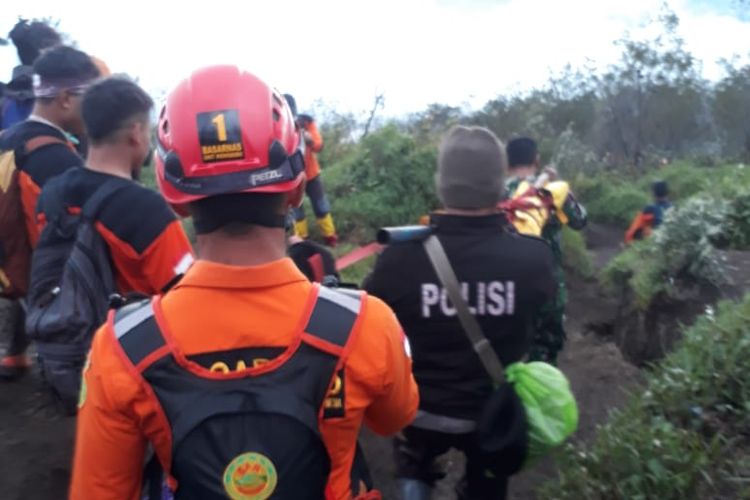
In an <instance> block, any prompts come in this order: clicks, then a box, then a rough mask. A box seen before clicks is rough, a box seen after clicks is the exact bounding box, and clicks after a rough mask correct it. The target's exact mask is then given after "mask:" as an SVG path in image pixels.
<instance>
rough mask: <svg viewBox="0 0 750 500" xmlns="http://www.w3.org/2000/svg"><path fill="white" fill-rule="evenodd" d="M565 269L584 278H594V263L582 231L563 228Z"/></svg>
mask: <svg viewBox="0 0 750 500" xmlns="http://www.w3.org/2000/svg"><path fill="white" fill-rule="evenodd" d="M561 246H562V254H563V267H565V269H567V270H569V271H571V272H574V273H575V274H577V275H578V276H580V277H582V278H587V279H588V278H593V277H594V274H595V273H594V263H593V261H592V260H591V254H590V253H589V251H588V249H587V248H586V240H585V239H584V238H583V234H581V232H580V231H573V230H572V229H570V228H569V227H567V226H565V227H563V230H562V233H561Z"/></svg>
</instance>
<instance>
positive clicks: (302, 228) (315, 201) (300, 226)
mask: <svg viewBox="0 0 750 500" xmlns="http://www.w3.org/2000/svg"><path fill="white" fill-rule="evenodd" d="M284 98H285V99H286V101H287V103H288V104H289V108H290V109H291V110H292V114H293V115H294V118H295V121H296V122H297V128H298V130H299V131H300V133H301V135H302V140H303V145H304V152H305V175H306V176H307V187H306V188H305V190H306V192H307V196H308V198H310V203H311V204H312V207H313V212H314V213H315V218H316V219H317V221H318V228H320V232H321V233H322V234H323V241H325V244H326V245H328V246H330V247H335V246H336V244H337V243H338V236H337V235H336V226H335V225H334V223H333V217H332V216H331V204H330V203H329V202H328V198H327V197H326V193H325V190H324V189H323V181H322V180H321V178H320V164H319V163H318V153H320V152H321V151H322V150H323V136H321V135H320V131H318V125H317V124H316V123H315V120H314V119H313V118H312V116H310V115H305V114H297V103H296V101H295V100H294V97H292V96H291V95H290V94H284ZM294 218H295V223H294V232H295V233H296V235H297V236H299V237H300V238H303V239H307V237H308V235H309V230H308V226H307V218H306V216H305V210H304V208H303V207H302V206H301V205H300V206H299V207H297V208H295V209H294Z"/></svg>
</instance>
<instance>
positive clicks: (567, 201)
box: [505, 137, 587, 364]
mask: <svg viewBox="0 0 750 500" xmlns="http://www.w3.org/2000/svg"><path fill="white" fill-rule="evenodd" d="M507 152H508V179H507V180H506V181H505V194H506V197H508V198H513V197H514V196H518V195H520V194H522V193H519V191H522V190H524V189H527V187H526V186H535V187H538V188H541V189H547V190H548V193H549V196H550V198H551V201H552V203H553V206H552V207H551V209H550V210H549V214H548V217H547V219H546V220H545V221H541V223H542V229H541V237H542V238H543V239H544V240H546V241H547V243H549V245H550V247H551V248H552V253H553V254H554V256H555V267H556V274H557V277H558V282H559V284H560V286H559V289H558V292H557V299H556V300H555V302H554V305H552V306H550V308H548V309H547V310H545V311H544V312H543V313H542V314H541V315H540V316H539V318H538V321H539V327H538V328H537V330H536V337H535V338H534V341H533V344H532V347H531V352H530V354H529V360H531V361H546V362H548V363H552V364H556V363H557V356H558V354H559V352H560V351H562V349H563V346H564V345H565V339H566V338H567V335H566V333H565V305H566V303H567V290H566V287H565V271H564V270H563V267H562V258H563V256H562V244H561V232H562V229H563V226H566V225H567V226H568V227H569V228H571V229H574V230H576V231H580V230H582V229H583V228H584V227H585V226H586V221H587V215H586V209H585V208H584V207H583V205H581V204H580V203H579V202H578V200H576V198H575V196H574V195H573V193H572V191H570V186H569V185H568V183H567V182H560V181H558V173H557V171H556V170H555V169H554V167H551V166H548V167H545V168H544V169H542V171H541V172H540V171H539V170H540V168H539V167H540V155H539V151H538V148H537V144H536V141H535V140H533V139H531V138H529V137H518V138H515V139H512V140H511V141H510V142H508V148H507ZM542 176H544V177H542ZM540 178H542V179H541V181H540ZM545 179H546V180H545ZM555 181H558V182H555ZM540 184H541V185H540ZM556 190H558V191H556ZM553 191H554V192H553Z"/></svg>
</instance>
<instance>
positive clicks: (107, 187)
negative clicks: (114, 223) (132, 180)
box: [81, 177, 129, 220]
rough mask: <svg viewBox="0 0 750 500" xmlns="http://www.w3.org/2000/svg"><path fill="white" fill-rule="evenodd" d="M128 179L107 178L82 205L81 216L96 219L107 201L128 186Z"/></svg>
mask: <svg viewBox="0 0 750 500" xmlns="http://www.w3.org/2000/svg"><path fill="white" fill-rule="evenodd" d="M128 186H129V184H128V181H127V180H125V179H120V178H119V177H118V178H113V179H109V180H107V181H106V182H105V183H104V184H102V185H101V186H99V187H98V188H97V190H96V191H94V194H92V195H91V197H90V198H89V199H88V200H87V201H86V203H84V204H83V206H82V207H81V216H82V217H83V218H84V219H86V220H94V219H95V218H96V216H97V215H98V214H99V212H100V211H101V209H102V207H103V206H104V202H105V201H107V200H108V199H109V198H110V197H111V196H112V195H114V194H115V193H116V192H118V191H121V190H123V189H125V188H126V187H128Z"/></svg>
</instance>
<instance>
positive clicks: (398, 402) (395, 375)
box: [69, 259, 419, 500]
mask: <svg viewBox="0 0 750 500" xmlns="http://www.w3.org/2000/svg"><path fill="white" fill-rule="evenodd" d="M324 291H325V290H324V289H323V288H320V287H318V286H317V285H313V284H312V283H310V282H309V281H308V279H307V278H306V277H305V276H304V275H303V274H302V273H301V272H300V271H299V270H298V269H297V268H296V266H295V265H294V263H293V262H292V261H291V259H282V260H277V261H274V262H269V263H266V264H263V265H259V266H254V267H240V266H230V265H224V264H218V263H215V262H209V261H204V260H197V261H196V262H195V264H194V265H192V266H191V267H190V269H189V270H188V271H187V272H186V273H185V276H184V277H183V278H182V279H181V280H180V281H179V283H177V285H176V286H175V287H174V288H172V289H171V290H170V291H169V292H168V293H167V294H166V295H164V296H163V298H161V299H159V300H158V301H157V302H158V307H156V308H155V310H154V311H155V312H154V314H155V315H156V318H157V324H158V325H159V326H160V328H161V330H162V333H163V334H164V335H165V336H166V338H167V339H168V340H167V343H168V345H169V346H170V347H169V348H170V349H172V348H173V349H174V352H178V353H179V354H176V359H178V360H179V363H180V366H182V367H184V369H185V370H186V371H188V372H190V373H193V374H195V376H196V379H195V380H199V379H200V378H201V377H203V378H206V377H210V378H212V379H219V380H220V379H221V378H223V377H227V378H237V377H245V376H248V377H250V376H255V375H260V374H261V370H270V369H272V368H275V366H273V365H276V364H277V363H282V362H283V356H284V354H282V353H292V352H294V351H295V350H296V348H297V347H298V346H299V345H300V339H303V338H304V339H307V338H309V334H307V333H305V331H304V330H305V328H304V327H305V324H306V320H307V318H308V317H309V315H310V311H311V307H312V306H313V304H314V301H315V299H316V297H317V296H319V295H320V294H322V293H324ZM126 319H127V318H126ZM115 325H116V323H115V320H114V316H113V315H112V316H111V317H110V321H109V322H108V323H107V324H106V325H104V326H102V327H101V328H100V329H99V331H98V332H97V334H96V335H95V337H94V341H93V344H92V346H91V354H90V362H89V363H88V365H87V368H86V369H84V375H83V383H84V386H85V387H86V388H87V389H86V390H85V391H82V392H81V394H82V395H83V396H82V398H81V402H80V406H79V412H78V429H77V432H76V446H75V458H74V465H73V477H72V480H71V488H70V497H69V498H70V499H71V500H88V499H97V500H109V499H111V500H139V499H140V498H141V486H142V472H143V465H144V457H145V452H146V449H147V445H149V444H151V446H152V447H153V450H154V452H155V453H156V456H157V457H159V460H160V461H161V463H162V466H163V467H164V470H165V471H166V472H167V473H168V474H169V483H170V486H171V487H173V488H175V487H176V488H177V492H178V494H179V487H180V485H179V479H178V478H174V477H172V474H171V472H172V471H171V469H172V458H173V457H172V445H173V433H172V429H171V427H170V424H169V421H168V420H167V418H166V416H165V414H164V413H163V407H162V405H161V404H160V403H159V401H158V399H157V398H156V397H155V394H154V389H153V386H152V385H150V384H149V383H147V382H146V380H145V379H144V378H143V376H142V374H141V372H138V369H139V368H143V367H145V366H146V365H147V364H148V363H151V362H152V361H154V360H155V359H156V356H157V353H156V352H154V353H152V354H151V355H148V356H146V358H143V360H142V361H141V362H139V363H138V367H135V366H134V365H133V364H132V363H131V362H129V361H128V360H127V357H126V355H125V353H124V351H123V349H122V348H121V344H120V341H119V340H118V337H117V336H116V330H117V331H119V323H117V325H118V326H115ZM120 333H122V332H120ZM165 348H166V347H165V346H163V347H161V348H159V349H158V351H162V352H164V349H165ZM253 353H255V354H253ZM256 355H257V356H258V357H260V358H265V359H263V361H264V363H265V364H263V363H259V362H260V361H261V359H258V358H256ZM341 359H342V362H343V371H341V372H340V374H339V376H338V377H339V378H338V382H340V383H338V384H335V385H334V386H333V387H332V388H331V391H330V392H329V393H328V398H329V399H330V400H331V403H335V404H330V405H328V404H326V407H325V408H328V410H322V411H321V412H320V414H319V415H318V426H319V430H320V433H321V438H322V441H323V443H324V445H325V447H326V451H327V453H328V456H329V458H330V460H331V471H330V476H329V481H328V487H329V494H328V495H327V498H333V499H335V500H349V499H351V498H352V490H353V489H355V491H356V488H354V486H355V485H352V483H351V471H352V466H353V463H354V460H355V458H354V457H355V453H356V446H357V437H358V436H359V433H360V428H361V426H362V425H363V424H366V425H367V426H368V427H369V428H370V429H371V430H373V431H374V432H376V433H378V434H381V435H388V434H393V433H395V432H397V431H399V430H401V429H402V428H403V427H405V426H406V425H407V424H408V423H409V422H411V420H412V419H413V418H414V416H415V414H416V412H417V406H418V403H419V397H418V390H417V386H416V383H415V382H414V377H413V376H412V371H411V360H410V359H409V357H408V349H407V347H406V342H405V339H404V335H403V331H402V330H401V326H400V325H399V323H398V321H397V320H396V317H395V316H394V315H393V311H391V310H390V309H389V308H388V307H387V306H386V305H385V304H383V302H381V301H380V300H378V299H376V298H374V297H364V298H363V299H362V307H361V309H360V312H359V316H358V319H357V323H356V324H355V326H354V329H353V331H352V333H351V340H350V341H349V342H348V343H347V345H346V354H342V358H341ZM207 371H209V373H206V372H207ZM210 372H214V373H210ZM231 438H232V436H231V435H229V436H227V439H231ZM215 444H216V446H220V443H218V442H217V443H215ZM219 479H220V478H219ZM278 481H279V482H282V481H284V478H283V477H281V476H279V477H278ZM248 498H249V497H248ZM258 498H260V497H258ZM263 498H266V497H265V496H264V497H263Z"/></svg>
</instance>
